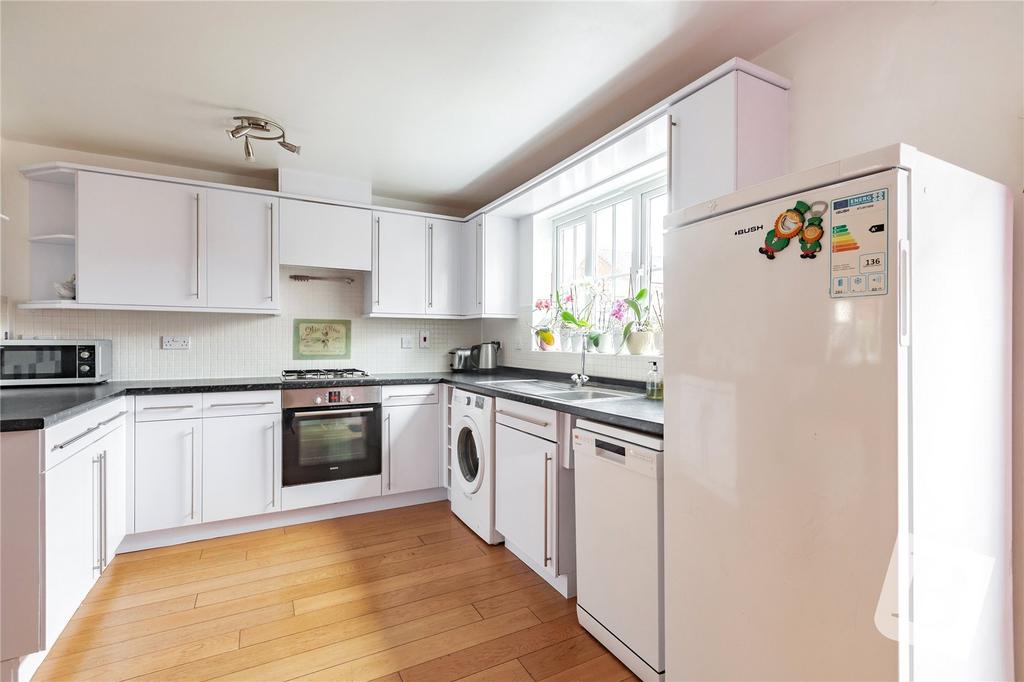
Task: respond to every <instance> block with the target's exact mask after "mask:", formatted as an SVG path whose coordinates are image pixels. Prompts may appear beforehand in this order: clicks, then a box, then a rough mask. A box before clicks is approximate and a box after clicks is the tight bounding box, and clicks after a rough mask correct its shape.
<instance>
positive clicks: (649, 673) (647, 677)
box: [576, 604, 665, 682]
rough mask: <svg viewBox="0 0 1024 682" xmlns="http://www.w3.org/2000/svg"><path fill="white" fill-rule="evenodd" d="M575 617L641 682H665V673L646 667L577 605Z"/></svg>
mask: <svg viewBox="0 0 1024 682" xmlns="http://www.w3.org/2000/svg"><path fill="white" fill-rule="evenodd" d="M576 617H577V618H578V619H579V621H580V625H582V626H583V629H584V630H586V631H587V632H589V633H590V634H591V635H593V636H594V639H596V640H597V641H599V642H600V643H601V644H603V645H604V648H605V649H607V650H608V651H610V652H612V654H613V655H614V656H615V658H617V659H619V660H620V661H622V663H623V665H625V666H626V667H627V668H629V669H630V670H632V671H633V674H635V675H636V676H637V677H639V678H640V679H641V680H643V682H665V673H663V672H662V673H659V672H657V671H655V670H654V668H652V667H651V666H649V665H647V663H646V662H645V661H644V659H642V658H640V657H639V656H637V655H636V654H635V653H633V650H632V649H630V648H629V647H628V646H626V645H625V644H623V643H622V640H620V639H619V638H618V637H616V636H615V635H614V634H612V633H611V632H609V631H608V630H607V629H605V627H604V626H603V625H601V623H599V622H598V621H597V620H595V619H594V617H593V616H591V615H590V614H589V613H587V612H586V610H585V609H583V607H581V606H580V605H579V604H577V605H576Z"/></svg>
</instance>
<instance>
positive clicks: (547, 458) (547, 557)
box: [544, 452, 551, 566]
mask: <svg viewBox="0 0 1024 682" xmlns="http://www.w3.org/2000/svg"><path fill="white" fill-rule="evenodd" d="M550 462H551V455H549V454H548V453H546V452H545V453H544V565H545V566H547V565H548V564H549V563H550V562H551V556H550V554H549V553H548V495H549V493H548V488H549V485H548V468H549V467H548V464H549V463H550Z"/></svg>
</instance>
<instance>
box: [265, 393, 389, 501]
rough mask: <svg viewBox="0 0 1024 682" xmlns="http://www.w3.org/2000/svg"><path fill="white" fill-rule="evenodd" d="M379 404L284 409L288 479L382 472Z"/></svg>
mask: <svg viewBox="0 0 1024 682" xmlns="http://www.w3.org/2000/svg"><path fill="white" fill-rule="evenodd" d="M380 449H381V448H380V407H379V406H362V407H358V406H357V407H345V408H338V409H323V408H310V409H288V410H285V411H284V440H283V442H282V448H281V450H282V456H283V462H282V464H283V465H282V467H281V473H282V483H283V484H284V485H300V484H303V483H317V482H320V481H333V480H337V479H342V478H358V477H360V476H377V475H379V474H380V473H381V456H380Z"/></svg>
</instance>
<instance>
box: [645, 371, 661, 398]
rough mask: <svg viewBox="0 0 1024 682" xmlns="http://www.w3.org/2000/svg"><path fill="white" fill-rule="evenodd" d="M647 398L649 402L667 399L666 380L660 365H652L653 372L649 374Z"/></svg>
mask: <svg viewBox="0 0 1024 682" xmlns="http://www.w3.org/2000/svg"><path fill="white" fill-rule="evenodd" d="M647 398H648V399H649V400H664V399H665V380H664V379H663V378H662V376H661V370H660V369H658V363H657V362H652V363H651V371H650V372H648V373H647Z"/></svg>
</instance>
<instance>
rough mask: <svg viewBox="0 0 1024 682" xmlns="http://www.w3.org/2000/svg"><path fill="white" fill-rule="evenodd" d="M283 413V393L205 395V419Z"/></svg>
mask: <svg viewBox="0 0 1024 682" xmlns="http://www.w3.org/2000/svg"><path fill="white" fill-rule="evenodd" d="M280 411H281V391H239V392H228V393H204V394H203V416H204V417H235V416H239V415H243V414H274V413H277V412H280Z"/></svg>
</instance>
